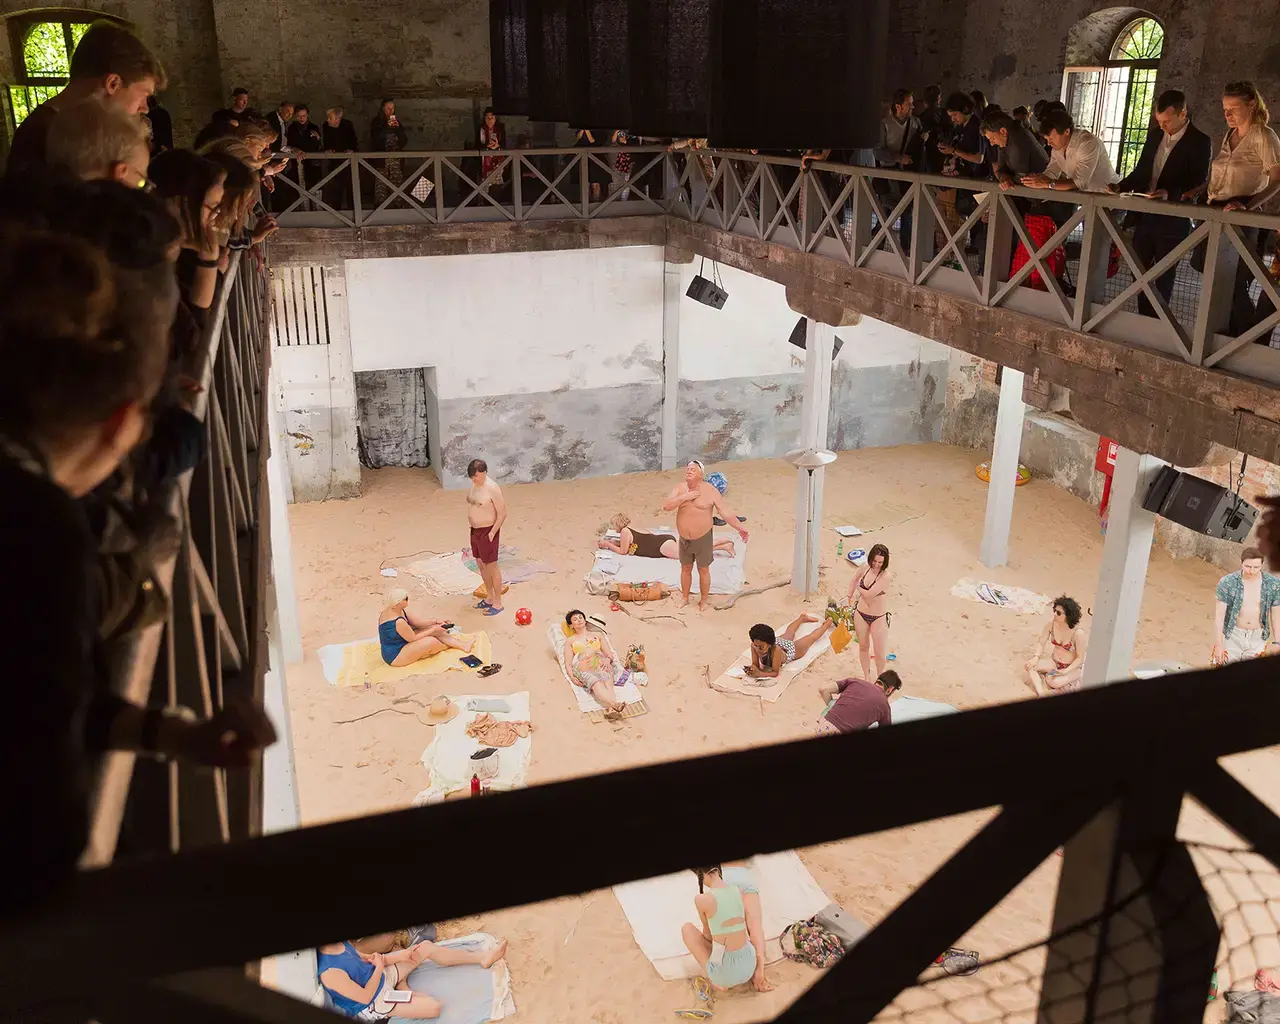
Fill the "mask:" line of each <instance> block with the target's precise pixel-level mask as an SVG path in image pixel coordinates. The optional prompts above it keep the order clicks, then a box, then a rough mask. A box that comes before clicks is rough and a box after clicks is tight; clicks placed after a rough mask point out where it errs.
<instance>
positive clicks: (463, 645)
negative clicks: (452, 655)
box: [458, 640, 476, 654]
mask: <svg viewBox="0 0 1280 1024" xmlns="http://www.w3.org/2000/svg"><path fill="white" fill-rule="evenodd" d="M475 645H476V642H475V641H474V640H459V641H458V650H460V651H462V653H463V654H470V653H471V648H473V647H474V646H475Z"/></svg>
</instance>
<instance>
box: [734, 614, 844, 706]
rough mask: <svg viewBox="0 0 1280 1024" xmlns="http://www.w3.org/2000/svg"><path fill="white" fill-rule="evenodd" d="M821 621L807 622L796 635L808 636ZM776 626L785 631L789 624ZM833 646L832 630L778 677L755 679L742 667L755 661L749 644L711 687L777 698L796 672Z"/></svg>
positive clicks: (774, 699) (771, 699)
mask: <svg viewBox="0 0 1280 1024" xmlns="http://www.w3.org/2000/svg"><path fill="white" fill-rule="evenodd" d="M821 625H822V623H820V622H814V623H806V624H805V625H803V626H801V627H800V629H799V631H798V632H797V633H796V636H798V637H800V636H805V635H807V634H808V633H810V632H812V631H813V630H815V629H817V628H818V627H819V626H821ZM776 628H777V632H779V633H781V632H782V630H784V629H786V626H779V627H776ZM829 650H831V634H830V633H829V632H828V633H827V635H826V636H824V637H823V638H822V639H821V640H819V641H818V642H817V643H816V644H814V645H813V646H812V647H810V648H809V650H808V651H806V652H805V656H804V657H803V658H799V659H797V660H796V661H792V662H788V663H787V664H786V665H783V666H782V671H781V672H780V673H779V674H778V677H777V678H776V679H752V678H750V677H749V676H747V674H746V673H745V672H743V671H742V666H743V665H750V664H751V648H750V647H748V648H747V649H746V650H745V651H743V652H742V653H741V654H739V655H738V656H737V657H736V658H735V659H734V660H733V661H732V662H731V663H730V664H729V667H728V668H727V669H725V670H724V672H723V673H721V675H720V678H719V679H715V680H712V682H711V688H712V689H713V690H720V691H722V692H731V693H745V694H749V695H750V696H752V697H763V698H764V699H765V700H767V701H771V702H772V701H776V700H777V699H778V698H779V697H781V696H782V693H783V691H784V690H786V688H787V687H788V686H790V685H791V680H793V679H795V677H796V676H798V675H799V674H800V673H801V672H803V671H804V670H805V669H807V668H808V667H809V666H810V665H812V664H813V663H814V661H815V660H817V659H818V658H820V657H822V655H823V654H825V653H826V652H827V651H829Z"/></svg>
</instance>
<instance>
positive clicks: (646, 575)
mask: <svg viewBox="0 0 1280 1024" xmlns="http://www.w3.org/2000/svg"><path fill="white" fill-rule="evenodd" d="M649 532H650V533H657V534H669V535H670V536H672V537H677V539H678V535H677V534H676V532H675V530H671V529H667V528H666V527H658V528H655V529H653V530H650V531H649ZM714 539H715V540H732V541H733V544H734V549H733V552H734V553H733V557H732V558H730V557H729V556H728V555H726V554H725V553H724V552H721V551H717V552H716V554H715V557H714V558H713V559H712V560H711V593H713V594H736V593H737V592H738V591H739V590H741V589H742V586H743V582H744V580H745V579H746V573H747V545H746V544H744V543H743V540H742V538H741V537H739V536H738V535H737V534H736V533H735V532H734V531H733V530H731V529H729V528H728V527H725V528H724V529H722V530H721V529H717V530H715V531H714ZM592 571H593V572H594V571H599V572H602V573H604V574H605V575H607V576H610V577H612V578H613V579H614V580H616V581H617V582H618V583H665V584H666V585H667V586H669V587H674V588H675V589H676V590H679V589H680V560H679V559H678V558H640V557H638V556H636V555H619V554H615V553H614V552H612V551H604V550H602V549H597V550H596V560H595V564H594V565H593V566H592ZM693 588H694V590H695V592H696V591H697V589H698V577H697V575H696V574H695V575H694V578H693Z"/></svg>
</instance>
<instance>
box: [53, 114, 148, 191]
mask: <svg viewBox="0 0 1280 1024" xmlns="http://www.w3.org/2000/svg"><path fill="white" fill-rule="evenodd" d="M149 135H150V132H149V129H148V123H147V121H146V119H145V118H142V117H138V116H137V115H136V114H130V113H127V112H126V111H125V110H124V109H123V108H121V107H119V106H116V105H115V104H111V103H108V102H107V101H106V100H103V99H101V98H100V97H97V96H91V97H89V98H88V99H84V100H80V101H79V102H77V103H72V104H70V105H68V106H65V107H63V108H62V109H61V110H60V111H59V113H58V116H57V117H56V118H54V119H53V122H52V124H51V125H50V128H49V136H48V140H47V154H46V155H47V157H48V165H49V166H50V167H55V168H60V169H62V170H64V171H67V172H68V173H70V174H71V176H72V177H75V178H78V179H80V180H81V181H92V180H94V179H108V180H111V181H118V182H120V184H122V185H125V186H127V187H129V188H145V187H146V185H147V168H148V166H149V164H150V163H151V140H150V138H149Z"/></svg>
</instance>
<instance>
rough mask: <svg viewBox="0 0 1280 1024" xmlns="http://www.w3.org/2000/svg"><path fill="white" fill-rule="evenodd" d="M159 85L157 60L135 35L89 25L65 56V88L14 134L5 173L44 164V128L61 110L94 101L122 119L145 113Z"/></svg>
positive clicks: (107, 24) (111, 26)
mask: <svg viewBox="0 0 1280 1024" xmlns="http://www.w3.org/2000/svg"><path fill="white" fill-rule="evenodd" d="M165 84H166V79H165V74H164V69H163V68H162V67H161V65H160V61H159V60H157V59H156V57H155V55H154V54H152V52H151V51H150V50H148V49H147V48H146V47H145V46H144V45H143V44H142V42H141V41H140V40H139V39H138V38H137V36H135V35H134V34H133V33H132V32H130V31H129V30H128V29H125V28H121V27H120V26H119V25H116V24H113V23H112V22H108V21H95V22H94V23H93V24H92V25H90V26H89V28H88V30H87V31H86V32H85V34H84V37H83V38H82V39H81V40H80V43H79V45H77V46H76V50H75V53H73V54H72V55H71V69H70V81H69V82H68V83H67V85H66V87H65V88H64V89H63V90H62V92H60V93H58V95H57V96H54V97H53V98H52V99H48V100H45V101H44V102H43V103H41V104H40V106H38V107H36V109H35V110H33V111H32V112H31V113H30V114H28V115H27V118H26V120H24V121H23V122H22V124H20V125H19V126H18V130H17V131H16V132H14V135H13V143H12V145H11V147H10V149H9V162H8V165H7V168H6V172H7V173H10V174H13V173H17V172H21V171H23V170H25V169H26V168H28V167H33V166H41V165H43V164H44V163H45V147H46V145H47V142H48V136H49V129H50V126H51V125H52V123H53V121H54V119H55V118H56V117H57V115H58V112H59V111H60V110H61V109H62V108H63V107H65V106H70V105H71V104H72V103H75V102H77V101H79V100H84V99H88V98H90V97H94V96H96V97H98V98H100V99H104V100H106V101H107V102H109V103H112V104H115V105H116V106H118V107H120V108H121V109H122V110H124V111H125V112H126V113H128V114H133V115H140V114H145V113H146V112H147V97H149V96H151V95H152V94H153V93H154V92H156V91H157V90H158V89H163V88H164V87H165Z"/></svg>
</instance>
